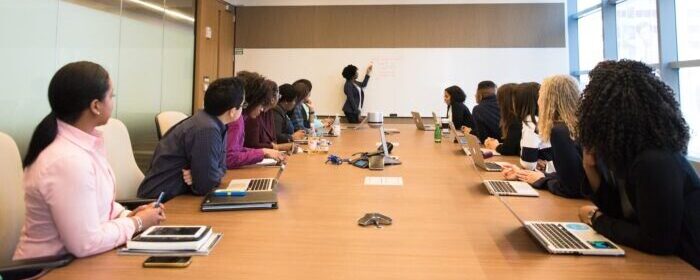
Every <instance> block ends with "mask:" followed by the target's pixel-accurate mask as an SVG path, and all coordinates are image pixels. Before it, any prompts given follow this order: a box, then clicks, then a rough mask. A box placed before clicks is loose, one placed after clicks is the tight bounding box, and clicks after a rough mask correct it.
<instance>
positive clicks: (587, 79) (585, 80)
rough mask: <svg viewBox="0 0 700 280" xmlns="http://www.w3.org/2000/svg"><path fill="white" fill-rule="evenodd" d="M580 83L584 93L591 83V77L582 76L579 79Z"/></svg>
mask: <svg viewBox="0 0 700 280" xmlns="http://www.w3.org/2000/svg"><path fill="white" fill-rule="evenodd" d="M578 81H579V82H578V86H579V88H580V89H581V92H583V90H584V89H586V86H587V85H588V82H590V81H591V77H590V76H588V74H581V76H579V77H578Z"/></svg>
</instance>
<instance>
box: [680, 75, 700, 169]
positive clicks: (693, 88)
mask: <svg viewBox="0 0 700 280" xmlns="http://www.w3.org/2000/svg"><path fill="white" fill-rule="evenodd" d="M698 76H700V68H698V67H693V68H681V69H680V80H681V111H683V117H684V118H685V121H686V122H688V126H689V127H690V143H688V155H689V156H691V157H694V158H698V159H700V80H698V79H697V77H698Z"/></svg>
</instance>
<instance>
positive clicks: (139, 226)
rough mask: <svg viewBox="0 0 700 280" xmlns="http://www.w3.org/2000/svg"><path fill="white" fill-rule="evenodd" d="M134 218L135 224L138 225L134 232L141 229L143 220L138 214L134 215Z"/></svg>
mask: <svg viewBox="0 0 700 280" xmlns="http://www.w3.org/2000/svg"><path fill="white" fill-rule="evenodd" d="M134 219H135V220H136V224H137V225H138V227H137V229H136V232H141V230H143V220H141V217H139V216H134Z"/></svg>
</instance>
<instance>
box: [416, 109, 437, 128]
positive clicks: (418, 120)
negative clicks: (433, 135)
mask: <svg viewBox="0 0 700 280" xmlns="http://www.w3.org/2000/svg"><path fill="white" fill-rule="evenodd" d="M411 116H412V117H413V122H414V123H416V128H418V130H423V131H434V130H435V126H434V125H428V124H424V123H423V119H422V118H421V116H420V113H418V112H411Z"/></svg>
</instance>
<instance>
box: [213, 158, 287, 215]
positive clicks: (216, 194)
mask: <svg viewBox="0 0 700 280" xmlns="http://www.w3.org/2000/svg"><path fill="white" fill-rule="evenodd" d="M284 168H285V166H284V165H282V166H280V169H279V171H278V172H277V175H276V176H275V178H255V179H243V180H232V181H231V182H229V185H228V187H227V188H226V189H218V190H215V191H212V192H210V193H209V194H207V196H206V197H205V198H204V201H202V205H201V210H202V211H204V212H208V211H228V210H253V209H277V183H278V181H279V178H280V175H282V172H283V171H284Z"/></svg>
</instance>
